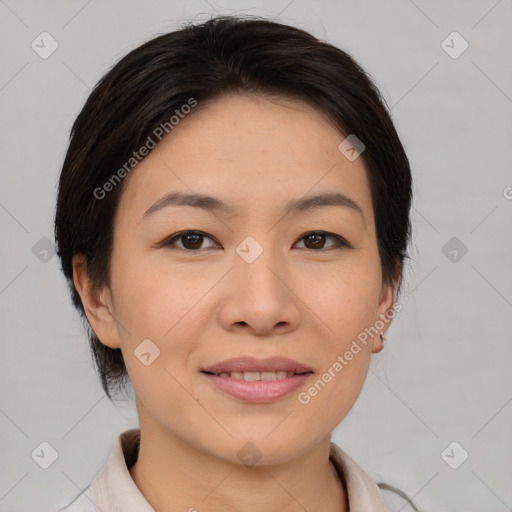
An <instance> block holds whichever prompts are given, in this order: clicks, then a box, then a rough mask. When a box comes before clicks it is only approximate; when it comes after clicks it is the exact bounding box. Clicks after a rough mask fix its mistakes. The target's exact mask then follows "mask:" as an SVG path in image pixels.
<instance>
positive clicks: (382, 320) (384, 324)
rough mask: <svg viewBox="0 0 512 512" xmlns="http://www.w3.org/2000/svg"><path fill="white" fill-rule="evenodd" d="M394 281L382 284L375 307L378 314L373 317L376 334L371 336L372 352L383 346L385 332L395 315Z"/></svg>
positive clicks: (380, 349) (377, 351)
mask: <svg viewBox="0 0 512 512" xmlns="http://www.w3.org/2000/svg"><path fill="white" fill-rule="evenodd" d="M397 285H398V283H397V282H396V281H393V283H392V284H388V285H385V286H383V288H382V291H381V295H380V298H379V305H378V308H377V311H378V314H377V318H376V319H375V328H376V329H377V330H378V334H377V335H376V336H374V337H373V344H372V353H374V354H377V353H379V352H381V351H382V349H383V348H384V341H385V334H386V331H387V330H388V329H389V326H390V325H391V322H392V321H393V318H394V316H395V299H396V294H397Z"/></svg>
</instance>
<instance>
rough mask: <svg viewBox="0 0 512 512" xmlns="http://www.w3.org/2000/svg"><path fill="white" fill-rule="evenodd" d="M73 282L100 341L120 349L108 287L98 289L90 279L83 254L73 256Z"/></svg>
mask: <svg viewBox="0 0 512 512" xmlns="http://www.w3.org/2000/svg"><path fill="white" fill-rule="evenodd" d="M73 282H74V285H75V288H76V290H77V292H78V294H79V295H80V298H81V299H82V305H83V307H84V311H85V315H86V316H87V320H88V321H89V324H90V326H91V328H92V330H93V331H94V333H95V334H96V336H97V337H98V339H99V340H100V341H101V342H102V343H103V344H104V345H107V346H108V347H110V348H120V342H119V333H118V330H117V324H116V321H115V318H114V316H113V312H112V309H113V308H112V301H111V300H110V295H109V291H108V289H107V288H106V287H104V288H102V289H100V288H98V286H97V285H96V284H95V283H94V282H93V281H92V280H91V279H90V277H89V273H88V269H87V261H86V258H85V256H84V255H83V254H76V255H75V256H73Z"/></svg>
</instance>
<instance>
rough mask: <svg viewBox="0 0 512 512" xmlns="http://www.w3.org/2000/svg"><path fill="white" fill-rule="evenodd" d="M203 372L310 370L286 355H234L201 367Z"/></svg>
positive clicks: (301, 371)
mask: <svg viewBox="0 0 512 512" xmlns="http://www.w3.org/2000/svg"><path fill="white" fill-rule="evenodd" d="M203 371H204V372H210V373H223V372H227V373H230V372H277V371H283V372H294V373H307V372H310V371H311V368H309V367H308V366H306V365H304V364H301V363H298V362H297V361H294V360H293V359H288V358H287V357H270V358H267V359H256V358H254V357H235V358H233V359H228V360H227V361H223V362H222V363H218V364H215V365H213V366H209V367H207V368H203Z"/></svg>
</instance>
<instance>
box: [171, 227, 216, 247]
mask: <svg viewBox="0 0 512 512" xmlns="http://www.w3.org/2000/svg"><path fill="white" fill-rule="evenodd" d="M205 238H209V239H210V240H213V238H212V237H210V236H208V235H207V234H206V233H203V232H202V231H182V232H181V233H178V234H177V235H175V236H173V237H172V238H170V239H169V240H168V241H167V242H166V243H165V245H175V241H176V240H183V243H182V246H181V247H179V246H178V247H177V248H178V249H184V250H189V251H197V250H199V249H201V245H202V243H203V240H204V239H205Z"/></svg>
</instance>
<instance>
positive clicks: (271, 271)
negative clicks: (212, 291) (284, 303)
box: [235, 234, 284, 300]
mask: <svg viewBox="0 0 512 512" xmlns="http://www.w3.org/2000/svg"><path fill="white" fill-rule="evenodd" d="M258 238H259V239H260V241H262V236H259V237H258ZM271 239H272V237H271V235H268V234H267V235H265V241H262V243H260V242H258V241H257V240H256V238H255V237H253V236H247V237H246V238H245V239H244V240H243V241H242V242H241V243H240V244H239V245H238V247H237V248H236V253H237V258H236V260H235V261H236V263H235V272H236V274H237V280H238V279H239V280H240V282H243V283H244V285H245V286H246V287H247V292H248V293H249V294H251V293H252V294H258V296H259V295H261V294H263V295H268V299H269V300H274V299H275V296H276V295H281V293H280V292H281V288H282V287H283V283H282V281H281V280H282V279H283V278H284V276H283V277H280V276H279V274H280V273H283V272H284V271H283V270H282V269H283V265H282V262H280V261H279V257H278V253H279V251H278V250H277V248H276V247H274V246H272V243H271Z"/></svg>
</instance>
